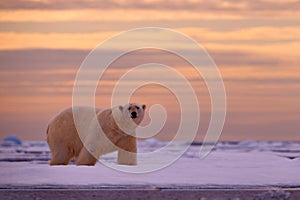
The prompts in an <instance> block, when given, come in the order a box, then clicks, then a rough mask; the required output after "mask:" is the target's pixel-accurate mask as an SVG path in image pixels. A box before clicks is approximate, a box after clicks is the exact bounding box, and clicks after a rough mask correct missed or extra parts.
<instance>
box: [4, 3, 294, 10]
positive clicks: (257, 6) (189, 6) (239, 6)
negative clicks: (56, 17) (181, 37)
mask: <svg viewBox="0 0 300 200" xmlns="http://www.w3.org/2000/svg"><path fill="white" fill-rule="evenodd" d="M0 8H2V9H83V8H99V9H155V10H157V9H160V10H197V11H203V10H209V11H229V12H232V11H268V10H276V11H283V10H290V11H298V10H299V9H300V5H299V1H293V0H292V1H288V0H287V1H278V0H254V1H248V0H240V1H238V2H237V1H235V0H212V1H205V0H189V1H181V0H174V1H170V0H169V1H164V0H156V1H147V0H142V1H135V0H125V1H124V0H112V1H97V0H86V1H77V0H70V1H63V0H38V1H37V0H14V1H10V0H2V1H1V4H0Z"/></svg>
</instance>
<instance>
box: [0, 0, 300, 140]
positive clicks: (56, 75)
mask: <svg viewBox="0 0 300 200" xmlns="http://www.w3.org/2000/svg"><path fill="white" fill-rule="evenodd" d="M67 2H68V3H67ZM299 10H300V2H299V1H296V0H284V1H281V0H254V1H246V0H242V1H233V0H227V1H222V0H213V1H201V0H199V1H197V0H191V1H178V0H175V1H172V4H170V2H168V1H162V0H157V1H153V2H150V1H138V2H136V1H123V0H122V1H121V0H115V1H109V2H107V1H85V2H84V3H83V2H82V3H79V2H78V1H72V0H71V1H60V0H40V1H37V0H34V1H33V0H32V1H21V0H16V1H9V0H4V1H1V3H0V66H1V67H0V82H1V84H0V95H1V97H0V108H1V109H0V123H1V125H0V139H2V138H3V137H5V136H7V135H10V134H15V135H18V136H20V137H21V138H22V139H27V140H42V139H44V138H45V133H44V132H45V129H46V126H47V123H48V121H49V120H50V119H51V117H52V116H53V115H54V114H55V113H57V112H58V111H59V110H61V109H63V108H65V107H67V106H70V105H71V99H72V97H71V95H72V87H73V81H74V79H75V75H76V71H77V69H78V68H79V66H80V64H81V62H82V61H83V59H84V58H85V56H86V55H87V54H88V53H89V51H90V50H92V49H93V48H95V47H96V46H97V45H98V44H99V43H101V42H102V41H104V40H105V39H107V38H109V37H111V36H112V35H114V34H117V33H119V32H121V31H126V30H128V29H131V28H137V27H145V26H158V27H165V28H170V29H174V30H177V31H180V32H182V33H184V34H187V35H189V36H190V37H192V38H193V39H195V40H196V41H197V42H199V43H201V44H202V45H203V46H204V47H205V48H206V49H207V51H208V52H209V54H210V55H211V56H212V58H213V59H214V61H215V63H216V64H217V66H218V67H219V70H220V72H221V74H222V77H223V79H224V84H225V87H226V93H227V100H228V102H227V104H228V108H227V119H226V124H225V127H224V131H223V133H222V137H221V139H223V140H246V139H247V140H250V139H251V140H300V135H299V129H300V125H299V119H300V106H298V103H299V102H300V67H299V58H300V12H299ZM126 42H128V43H130V42H134V38H132V41H126ZM166 42H167V43H168V44H169V45H170V46H172V45H173V46H174V45H176V43H174V42H172V41H168V40H167V39H166ZM178 46H179V47H180V48H183V49H185V46H180V45H178ZM113 50H115V51H117V50H118V46H115V47H112V48H111V49H107V51H113ZM185 50H186V51H189V49H185ZM191 53H193V52H191ZM152 58H155V59H156V60H157V61H161V62H166V63H168V64H169V65H170V66H173V67H176V69H177V70H179V71H180V72H181V73H183V75H185V76H186V77H187V78H188V79H189V80H190V81H191V83H192V85H193V86H194V87H195V91H196V93H197V95H198V100H199V102H201V103H200V108H201V112H202V113H201V117H203V118H202V121H201V122H200V130H199V135H198V139H202V138H203V134H204V132H205V130H206V128H207V124H208V119H209V116H210V101H209V96H208V93H207V89H206V88H205V84H204V83H203V81H202V80H200V81H199V80H198V81H195V80H193V76H195V73H194V72H193V70H191V67H190V66H188V63H185V62H183V61H180V60H176V59H177V58H174V57H172V56H170V55H166V54H164V53H161V54H160V53H159V52H151V51H146V52H137V54H136V55H132V57H130V56H129V57H127V58H126V59H124V62H123V63H122V64H124V66H123V67H124V68H130V67H132V65H133V64H134V62H133V60H136V59H141V60H142V61H143V62H146V61H147V62H149V61H151V59H152ZM118 73H120V74H121V73H122V70H120V71H118V72H116V71H113V70H111V71H108V72H107V80H106V82H105V85H104V87H102V88H99V89H98V91H97V92H98V93H99V97H101V98H98V97H97V104H98V105H99V106H108V105H109V101H110V97H109V94H110V92H111V88H112V85H113V83H114V80H115V76H116V74H118ZM145 93H148V95H147V98H146V97H145V95H144V94H145ZM134 98H135V99H136V100H137V101H140V102H141V103H146V104H148V105H152V104H155V103H162V104H164V105H165V106H166V108H167V109H168V111H169V112H170V113H171V114H170V120H169V121H168V124H167V125H168V126H169V127H166V129H165V130H164V132H162V133H160V135H159V136H158V138H160V139H170V138H172V136H174V134H173V133H174V131H176V130H175V129H176V127H177V124H178V119H177V118H176V116H177V115H178V105H177V104H176V103H172V102H173V101H170V99H172V98H173V97H172V95H171V94H170V93H168V92H166V91H165V90H164V89H162V88H157V87H154V86H153V87H151V86H149V87H148V88H142V89H141V90H140V91H139V92H138V93H137V94H136V96H135V97H134ZM172 116H174V117H172Z"/></svg>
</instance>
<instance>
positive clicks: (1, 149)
mask: <svg viewBox="0 0 300 200" xmlns="http://www.w3.org/2000/svg"><path fill="white" fill-rule="evenodd" d="M168 144H170V141H159V140H156V139H154V138H150V139H147V140H143V141H139V142H138V152H139V153H147V152H153V151H157V150H159V149H161V148H163V147H165V146H166V145H168ZM182 145H186V143H185V142H172V143H171V144H170V152H169V153H174V152H176V151H177V150H178V151H179V150H180V149H181V146H182ZM201 145H203V144H202V143H201V142H194V143H192V144H191V146H190V147H189V149H188V150H187V151H186V152H185V153H184V155H183V157H186V158H196V157H198V155H199V150H200V147H201ZM213 151H217V152H270V153H272V154H275V155H277V156H280V157H285V158H288V159H300V142H268V141H241V142H232V141H228V142H226V141H220V142H218V143H217V144H216V146H215V147H214V149H213ZM50 158H51V153H50V150H49V147H48V144H47V142H46V141H21V140H20V139H18V138H17V137H15V136H9V137H7V138H5V139H4V140H3V141H1V142H0V162H20V161H22V162H40V163H45V162H47V163H48V161H49V160H50ZM115 158H116V153H111V154H107V155H105V156H103V159H105V160H107V161H113V160H115Z"/></svg>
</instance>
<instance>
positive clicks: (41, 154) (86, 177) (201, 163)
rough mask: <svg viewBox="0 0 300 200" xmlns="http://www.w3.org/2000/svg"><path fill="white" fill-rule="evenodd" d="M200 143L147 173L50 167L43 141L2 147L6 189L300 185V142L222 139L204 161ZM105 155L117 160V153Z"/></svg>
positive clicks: (148, 144)
mask: <svg viewBox="0 0 300 200" xmlns="http://www.w3.org/2000/svg"><path fill="white" fill-rule="evenodd" d="M164 145H166V143H165V142H160V141H156V140H154V139H151V140H147V141H144V142H140V143H139V152H150V151H154V150H157V149H159V148H161V147H163V146H164ZM179 145H180V144H179ZM200 145H201V144H194V145H192V146H191V147H190V148H189V149H188V151H187V152H186V153H185V154H184V155H183V156H182V157H181V158H180V159H178V160H177V161H176V162H175V163H173V164H172V165H170V166H168V167H166V168H164V169H161V170H159V171H156V172H151V173H145V174H128V173H124V172H119V171H116V170H113V169H110V168H108V167H106V166H104V165H103V164H101V163H97V165H96V166H93V167H89V166H75V165H74V164H70V165H68V166H49V165H48V162H49V159H50V157H51V154H50V152H49V148H48V146H47V144H46V142H43V141H41V142H26V141H25V142H22V144H21V145H10V146H9V145H7V144H6V145H3V146H2V145H0V187H1V188H11V187H73V188H74V187H75V188H81V187H131V186H134V187H197V188H260V187H292V188H299V187H300V173H299V172H300V143H299V142H254V141H244V142H219V143H218V144H217V146H216V147H215V148H214V150H213V151H212V152H211V153H210V154H209V155H208V156H207V157H206V158H204V159H201V160H200V159H199V158H198V152H199V149H200ZM175 147H176V145H175ZM172 151H176V148H173V149H172ZM170 153H171V152H170ZM166 156H168V155H167V154H166ZM103 159H104V160H106V162H115V159H116V153H112V154H107V155H105V156H104V157H103ZM147 162H148V163H149V164H151V162H156V160H150V161H147ZM124 167H130V166H124Z"/></svg>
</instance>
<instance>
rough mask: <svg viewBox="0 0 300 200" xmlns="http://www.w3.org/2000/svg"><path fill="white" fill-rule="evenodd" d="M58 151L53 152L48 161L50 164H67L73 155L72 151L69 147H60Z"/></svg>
mask: <svg viewBox="0 0 300 200" xmlns="http://www.w3.org/2000/svg"><path fill="white" fill-rule="evenodd" d="M60 150H61V151H60V152H53V151H52V152H53V153H52V159H51V161H50V165H67V164H69V162H70V161H71V159H72V158H73V157H74V153H73V151H72V150H71V149H69V148H66V149H61V148H60Z"/></svg>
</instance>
